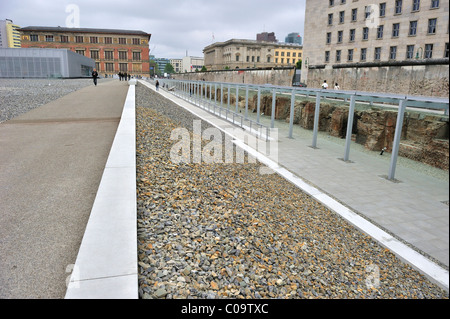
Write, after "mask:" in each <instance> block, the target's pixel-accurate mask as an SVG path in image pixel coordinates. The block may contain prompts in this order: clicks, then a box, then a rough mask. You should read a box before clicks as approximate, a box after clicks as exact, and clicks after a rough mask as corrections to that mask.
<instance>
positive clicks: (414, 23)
mask: <svg viewBox="0 0 450 319" xmlns="http://www.w3.org/2000/svg"><path fill="white" fill-rule="evenodd" d="M416 34H417V21H410V22H409V33H408V35H410V36H415V35H416Z"/></svg>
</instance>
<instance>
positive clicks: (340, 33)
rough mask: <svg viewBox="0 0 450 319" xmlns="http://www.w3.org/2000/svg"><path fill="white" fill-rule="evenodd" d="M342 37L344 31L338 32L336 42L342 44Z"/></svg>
mask: <svg viewBox="0 0 450 319" xmlns="http://www.w3.org/2000/svg"><path fill="white" fill-rule="evenodd" d="M343 37H344V31H338V38H337V42H338V43H342V38H343Z"/></svg>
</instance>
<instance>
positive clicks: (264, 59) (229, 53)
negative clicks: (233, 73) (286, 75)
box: [203, 39, 302, 71]
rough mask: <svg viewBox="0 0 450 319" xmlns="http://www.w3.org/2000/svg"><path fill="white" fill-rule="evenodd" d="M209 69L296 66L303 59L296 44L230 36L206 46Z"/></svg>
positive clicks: (204, 50)
mask: <svg viewBox="0 0 450 319" xmlns="http://www.w3.org/2000/svg"><path fill="white" fill-rule="evenodd" d="M203 53H204V56H205V66H206V69H207V70H208V71H211V70H224V69H248V68H273V67H294V66H295V64H296V63H297V62H298V60H299V59H301V58H302V47H301V46H299V45H295V44H286V43H274V42H266V41H255V40H240V39H231V40H228V41H226V42H217V43H213V44H211V45H209V46H207V47H205V48H204V49H203Z"/></svg>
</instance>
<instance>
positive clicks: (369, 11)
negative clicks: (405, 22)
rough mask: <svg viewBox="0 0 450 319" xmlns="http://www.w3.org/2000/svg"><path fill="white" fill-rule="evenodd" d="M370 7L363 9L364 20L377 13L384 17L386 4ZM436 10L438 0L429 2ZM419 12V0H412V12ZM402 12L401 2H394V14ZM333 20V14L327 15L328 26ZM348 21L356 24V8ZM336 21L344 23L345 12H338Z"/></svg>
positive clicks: (398, 0)
mask: <svg viewBox="0 0 450 319" xmlns="http://www.w3.org/2000/svg"><path fill="white" fill-rule="evenodd" d="M331 2H332V1H331V0H330V6H331V5H332V4H331ZM333 2H334V1H333ZM344 3H345V2H344ZM372 6H375V5H369V6H366V7H365V9H364V19H369V18H370V17H373V15H374V14H376V13H378V14H377V16H378V17H380V18H382V17H385V16H386V2H383V3H380V4H379V5H378V8H373V7H372ZM437 8H439V0H431V5H430V9H437ZM375 9H378V11H375ZM419 10H420V0H412V12H417V11H419ZM402 12H403V0H395V9H394V14H395V15H399V14H402ZM333 19H334V14H333V13H330V14H328V25H333ZM350 20H351V21H352V22H356V21H357V20H358V8H354V9H352V11H351V16H350ZM338 21H339V23H345V11H340V12H339V17H338Z"/></svg>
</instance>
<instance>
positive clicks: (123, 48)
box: [19, 26, 151, 76]
mask: <svg viewBox="0 0 450 319" xmlns="http://www.w3.org/2000/svg"><path fill="white" fill-rule="evenodd" d="M19 31H20V33H21V37H22V48H52V49H70V50H71V51H73V52H76V53H78V54H81V55H84V56H87V57H89V58H92V59H93V60H95V64H96V68H97V70H98V72H99V73H100V75H105V74H106V75H108V76H111V75H114V74H117V73H119V72H120V71H121V72H127V73H128V74H131V75H134V76H149V72H150V60H149V42H150V38H151V34H149V33H146V32H143V31H135V30H112V29H94V28H62V27H41V26H39V27H36V26H29V27H25V28H20V29H19Z"/></svg>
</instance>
